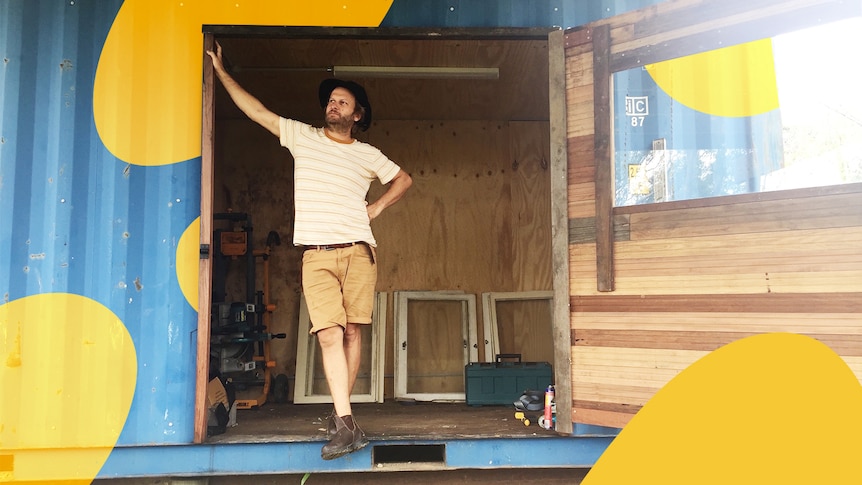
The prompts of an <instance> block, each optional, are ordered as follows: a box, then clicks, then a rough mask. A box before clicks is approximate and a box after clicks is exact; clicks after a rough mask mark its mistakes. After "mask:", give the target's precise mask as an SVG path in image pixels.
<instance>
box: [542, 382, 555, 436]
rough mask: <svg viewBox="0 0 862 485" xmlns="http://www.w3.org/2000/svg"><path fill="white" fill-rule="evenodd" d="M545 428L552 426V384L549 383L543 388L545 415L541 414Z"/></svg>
mask: <svg viewBox="0 0 862 485" xmlns="http://www.w3.org/2000/svg"><path fill="white" fill-rule="evenodd" d="M543 418H545V419H543V421H544V423H542V424H544V426H542V427H543V428H545V429H551V428H553V427H554V421H553V420H554V386H553V384H552V385H549V386H548V388H547V389H545V415H544V416H543Z"/></svg>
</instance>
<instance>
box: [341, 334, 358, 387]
mask: <svg viewBox="0 0 862 485" xmlns="http://www.w3.org/2000/svg"><path fill="white" fill-rule="evenodd" d="M361 328H362V326H361V325H360V324H357V323H348V324H347V329H346V330H345V332H344V356H345V358H346V359H347V375H348V379H349V381H348V382H349V386H348V388H347V389H348V392H349V393H351V394H352V393H353V386H354V385H355V384H356V376H357V375H359V364H360V363H361V361H362V331H361Z"/></svg>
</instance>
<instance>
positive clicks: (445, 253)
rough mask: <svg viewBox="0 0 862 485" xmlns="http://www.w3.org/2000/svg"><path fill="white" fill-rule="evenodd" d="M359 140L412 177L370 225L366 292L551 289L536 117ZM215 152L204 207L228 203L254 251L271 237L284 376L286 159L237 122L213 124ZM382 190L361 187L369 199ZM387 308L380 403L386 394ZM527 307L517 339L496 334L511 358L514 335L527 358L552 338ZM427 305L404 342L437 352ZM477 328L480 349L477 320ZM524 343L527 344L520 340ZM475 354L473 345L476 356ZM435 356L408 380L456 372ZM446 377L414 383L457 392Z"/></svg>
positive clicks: (290, 352) (290, 253)
mask: <svg viewBox="0 0 862 485" xmlns="http://www.w3.org/2000/svg"><path fill="white" fill-rule="evenodd" d="M362 137H363V139H364V140H366V141H368V142H370V143H371V144H373V145H375V146H377V147H379V148H380V149H381V150H383V151H384V153H386V154H387V155H388V156H389V157H390V158H392V159H393V160H395V161H396V162H397V163H399V165H401V166H402V168H403V169H404V170H406V171H407V172H409V173H410V175H411V176H412V177H413V181H414V183H413V187H412V188H411V189H410V191H409V193H408V194H407V196H406V197H405V198H404V199H403V200H402V201H400V202H399V203H398V204H396V205H395V206H393V207H391V208H390V209H388V210H387V211H386V212H384V214H383V215H382V216H381V217H380V218H379V219H377V220H375V221H374V223H373V224H372V228H373V230H374V233H375V237H376V239H377V240H378V243H379V247H378V256H379V261H380V266H379V277H378V285H377V290H378V291H382V292H389V293H390V294H391V293H392V292H394V291H399V290H405V291H407V290H411V291H413V290H416V291H418V290H427V291H432V290H458V291H463V292H465V293H473V294H476V295H477V298H478V295H480V294H481V293H482V292H488V291H529V290H549V289H550V288H551V255H550V251H551V248H550V213H549V211H550V195H549V175H548V158H549V156H548V150H549V148H548V146H549V142H548V138H549V135H548V122H547V121H546V120H544V121H543V120H539V121H486V120H466V121H451V120H442V121H441V120H415V121H386V120H381V121H378V122H375V123H374V124H373V126H372V127H371V129H370V130H369V131H368V132H367V133H365V134H363V135H362ZM216 147H217V149H216V168H215V187H214V193H215V196H214V198H215V202H214V205H215V211H216V212H219V211H224V210H227V209H228V208H230V209H232V210H233V211H235V212H248V213H250V214H252V215H253V222H254V226H255V240H256V244H258V245H262V244H263V242H264V241H265V237H266V234H267V232H268V231H270V230H275V231H278V232H279V234H280V235H281V237H282V245H281V246H280V247H278V248H276V249H275V250H274V251H273V255H272V258H271V263H270V264H271V265H272V266H271V270H270V271H271V275H272V276H271V281H270V284H271V286H272V292H271V293H272V295H271V299H273V300H274V303H275V304H276V305H277V307H278V309H277V310H276V312H275V313H274V314H273V322H274V323H273V326H274V328H273V329H272V331H273V332H277V333H278V332H284V333H286V334H287V338H286V339H283V340H274V341H273V342H272V349H273V355H274V358H275V360H276V365H277V367H276V371H277V373H285V374H287V375H288V376H290V377H293V376H294V374H295V369H296V364H295V362H296V356H295V349H296V333H297V322H298V305H299V292H300V276H299V259H300V255H301V253H300V250H299V249H297V248H294V247H293V246H292V243H291V215H292V167H293V165H292V159H291V158H290V155H289V152H288V151H287V150H285V149H283V148H281V147H279V146H278V140H277V139H276V138H275V137H274V136H272V135H271V134H269V133H268V132H266V131H264V130H263V129H262V128H260V127H258V126H257V125H254V124H253V123H251V122H249V121H246V120H223V121H221V122H219V121H218V120H217V121H216ZM382 190H383V187H381V186H380V185H379V184H373V185H372V190H371V193H370V196H369V198H370V199H372V200H373V199H374V198H376V197H377V196H378V195H379V194H380V193H381V192H382ZM237 271H241V266H240V265H239V264H238V265H237ZM235 276H238V277H240V278H241V274H239V275H235ZM243 288H244V287H242V286H239V285H238V284H236V285H235V286H234V290H235V291H236V293H235V294H237V295H242V294H243V293H242V291H243ZM391 301H392V299H391V298H390V307H389V309H388V316H387V322H388V328H387V330H386V335H387V344H386V364H385V381H384V385H385V387H384V391H385V396H386V397H391V396H392V395H393V380H392V375H393V374H392V373H393V353H392V349H393V345H394V343H393V341H392V336H393V335H394V330H393V327H392V325H393V317H392V306H391ZM423 304H424V302H423ZM428 305H431V306H433V305H434V304H433V303H428ZM531 308H533V307H531V306H527V307H525V308H523V309H521V310H520V313H519V314H518V318H519V319H520V323H519V327H518V328H519V329H518V330H517V332H519V333H518V335H512V336H511V337H507V339H508V340H507V345H509V346H511V347H510V348H511V349H512V350H513V351H514V350H515V349H517V348H519V345H520V343H519V342H518V340H520V339H523V340H524V341H525V342H527V345H528V346H529V350H528V352H529V355H535V356H537V357H538V356H550V355H553V354H552V351H551V349H552V343H551V342H550V340H549V339H545V337H544V335H546V334H547V333H548V332H549V331H550V330H549V329H545V328H544V327H545V326H547V325H548V321H547V316H546V313H547V310H546V309H542V308H538V307H537V308H536V309H534V310H531ZM427 310H428V311H427V312H425V313H427V315H429V316H428V317H422V318H427V319H428V321H427V323H424V324H423V325H416V326H415V328H419V329H424V332H423V333H421V334H416V335H415V336H412V337H415V338H417V340H418V342H420V343H419V344H417V345H419V346H423V347H427V348H437V347H440V348H444V347H445V346H446V345H448V344H449V342H448V340H447V339H448V337H447V333H446V332H441V331H439V330H440V329H439V328H438V327H437V326H436V325H435V321H434V317H433V316H434V315H438V314H439V313H440V312H441V311H444V309H441V308H427ZM534 312H538V314H536V315H532V314H531V313H534ZM542 312H545V315H543V314H542ZM479 313H481V312H479ZM413 314H414V315H416V312H413ZM438 316H439V315H438ZM510 327H511V328H514V327H513V326H512V325H511V324H510ZM533 327H537V328H533ZM514 331H515V330H511V332H514ZM478 332H479V337H480V340H479V341H480V342H482V339H483V338H484V337H483V335H482V322H481V315H480V321H479V322H478ZM534 337H536V338H537V339H536V341H535V342H533V341H532V340H530V339H532V338H534ZM483 353H484V352H483V349H482V346H481V345H480V358H482V357H484V356H483V355H481V354H483ZM417 355H418V354H417ZM446 355H448V354H445V353H439V354H433V356H431V357H429V359H427V360H426V359H423V360H422V361H417V362H416V364H415V365H416V366H418V367H417V368H416V373H417V374H419V373H420V372H422V373H424V374H428V375H436V374H452V373H457V370H453V368H452V364H451V362H448V360H447V358H445V356H446ZM491 358H493V357H491ZM459 361H460V354H459ZM423 367H424V369H423ZM461 370H463V369H461ZM448 379H449V380H448V381H446V380H445V379H444V381H445V382H442V381H441V382H442V383H441V382H434V383H432V384H428V383H426V384H423V385H426V386H430V387H432V388H433V389H434V390H433V391H429V392H437V390H439V389H440V388H444V389H448V388H450V387H458V386H461V388H462V389H463V379H456V380H452V379H451V378H448ZM438 380H439V379H438ZM429 382H430V381H429ZM434 386H436V387H434ZM441 386H442V387H441ZM420 392H425V390H420Z"/></svg>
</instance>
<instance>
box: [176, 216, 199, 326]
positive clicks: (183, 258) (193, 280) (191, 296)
mask: <svg viewBox="0 0 862 485" xmlns="http://www.w3.org/2000/svg"><path fill="white" fill-rule="evenodd" d="M200 241H201V218H200V217H198V218H197V219H195V220H194V221H193V222H192V223H191V224H189V227H187V228H186V230H185V231H184V232H183V235H182V236H180V241H179V243H177V280H178V281H179V283H180V290H182V292H183V296H184V297H186V301H187V302H189V305H191V306H192V308H194V309H195V311H198V280H199V278H198V270H199V261H200Z"/></svg>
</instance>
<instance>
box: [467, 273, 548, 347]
mask: <svg viewBox="0 0 862 485" xmlns="http://www.w3.org/2000/svg"><path fill="white" fill-rule="evenodd" d="M526 300H548V305H549V307H548V308H549V315H550V316H551V318H552V319H553V316H554V292H553V291H550V290H549V291H510V292H487V293H482V328H483V330H484V331H485V361H486V362H494V361H496V359H497V354H499V353H500V332H499V327H498V326H497V302H498V301H526Z"/></svg>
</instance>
